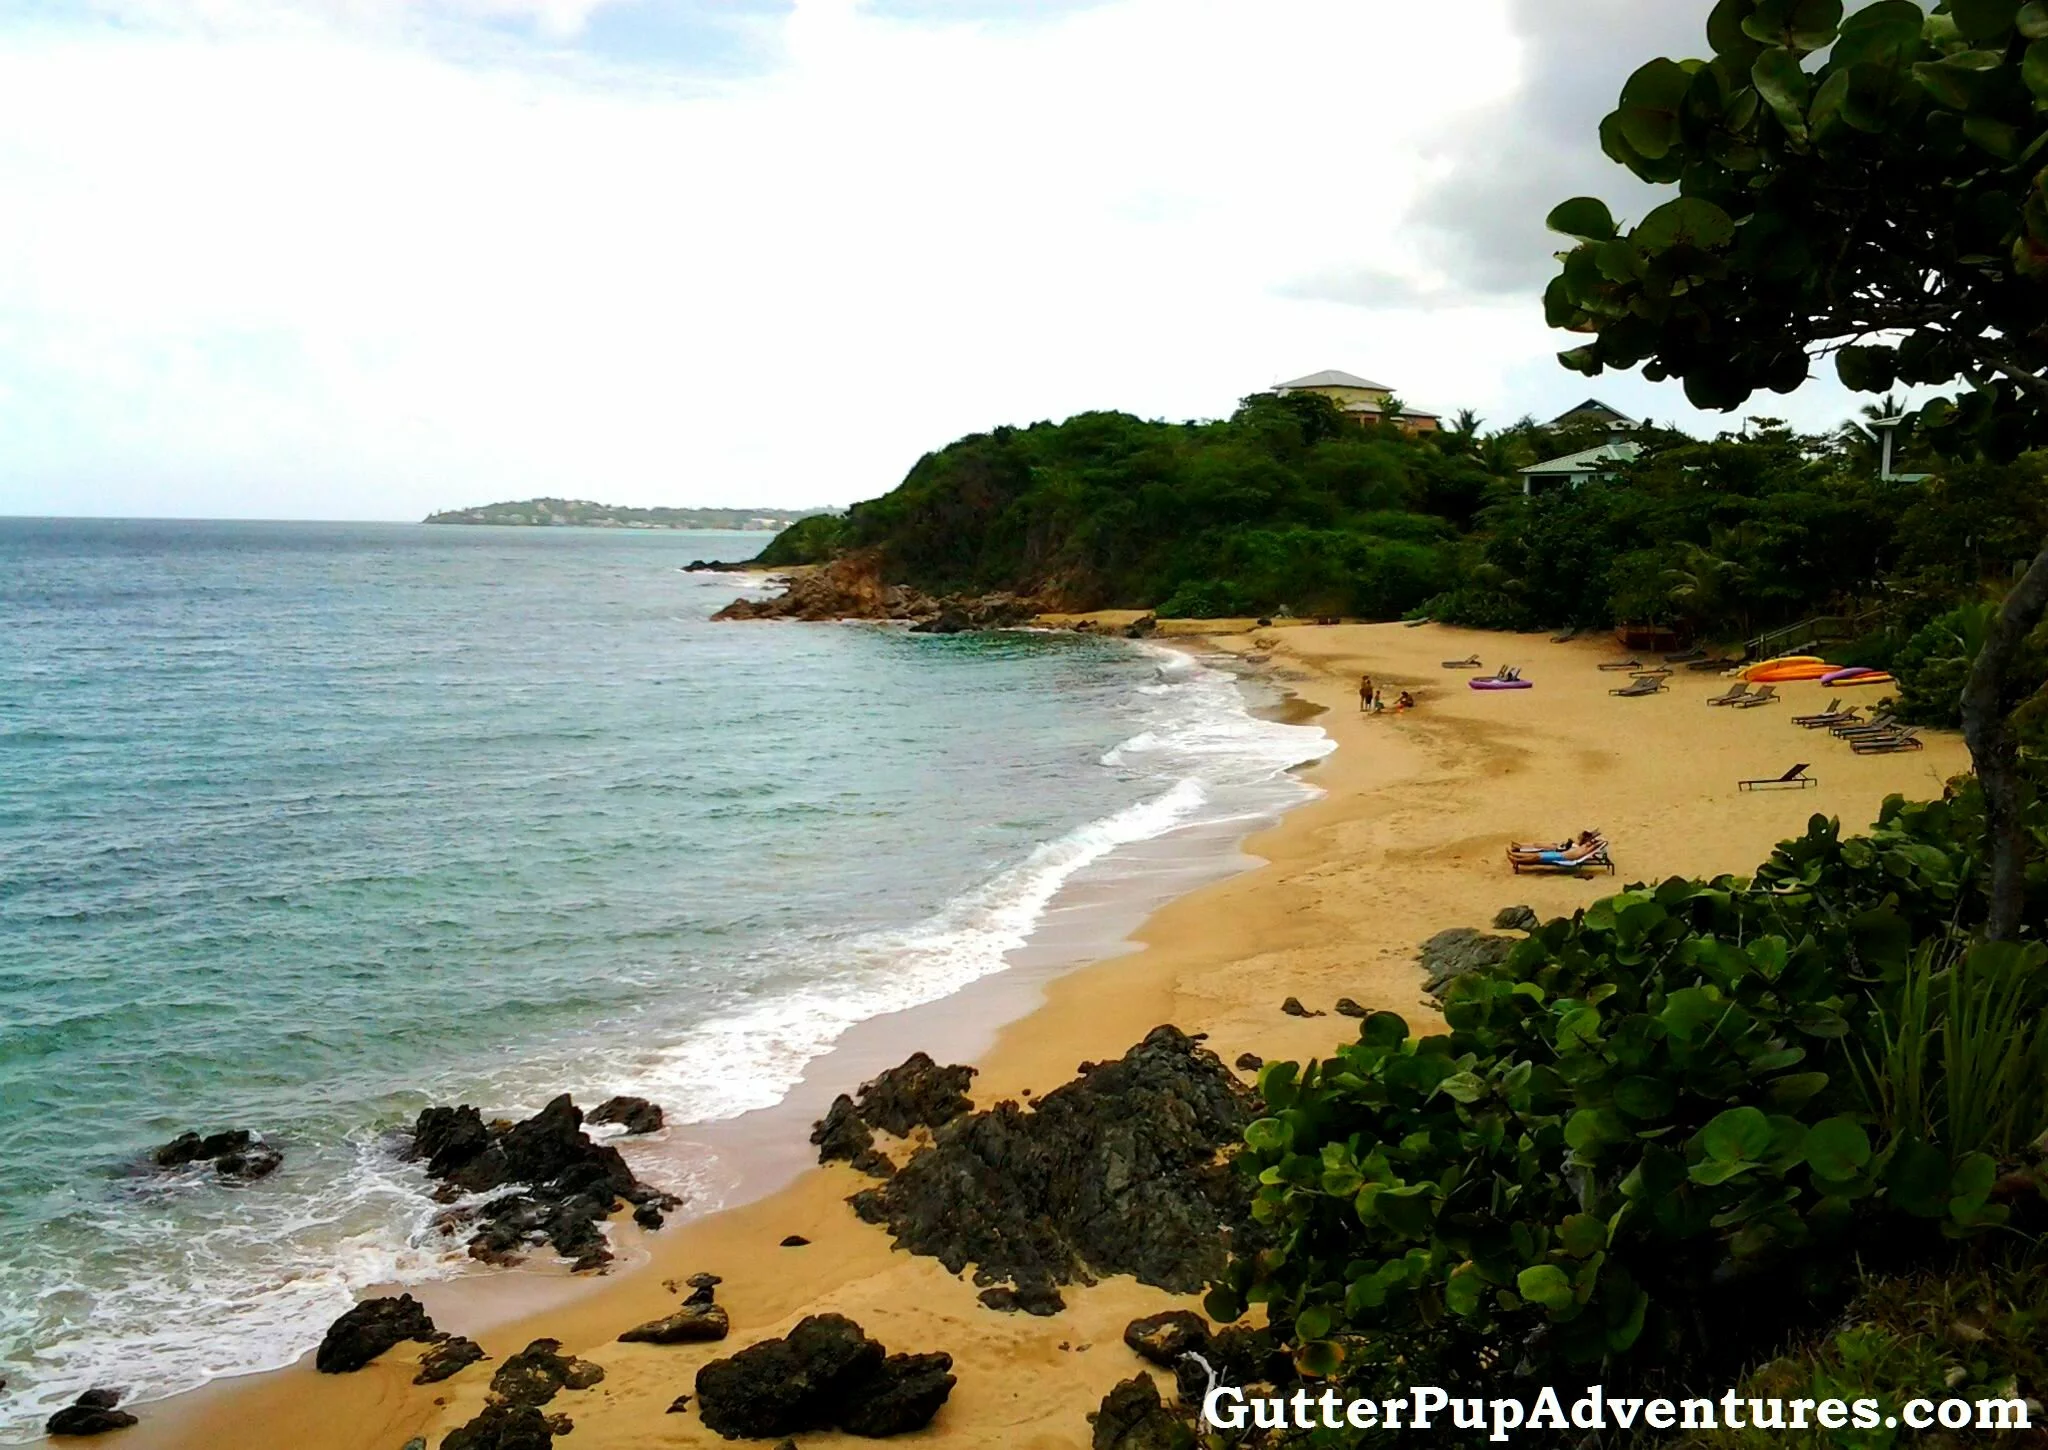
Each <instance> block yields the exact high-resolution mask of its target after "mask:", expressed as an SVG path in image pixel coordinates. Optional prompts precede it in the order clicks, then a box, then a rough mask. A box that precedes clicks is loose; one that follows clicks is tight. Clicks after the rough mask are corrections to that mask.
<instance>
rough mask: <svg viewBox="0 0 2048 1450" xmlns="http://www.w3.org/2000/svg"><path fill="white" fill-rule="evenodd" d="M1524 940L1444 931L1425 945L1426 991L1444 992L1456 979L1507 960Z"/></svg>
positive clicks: (1462, 930)
mask: <svg viewBox="0 0 2048 1450" xmlns="http://www.w3.org/2000/svg"><path fill="white" fill-rule="evenodd" d="M1521 940H1522V939H1521V938H1520V937H1513V936H1489V935H1487V934H1486V933H1485V932H1483V931H1478V930H1475V929H1474V928H1472V927H1469V926H1454V927H1452V928H1451V929H1450V930H1449V931H1440V932H1438V933H1437V934H1436V935H1435V936H1433V937H1431V938H1430V939H1429V940H1428V941H1426V942H1424V943H1423V944H1422V975H1423V984H1422V990H1423V991H1425V992H1428V993H1430V994H1432V995H1434V994H1436V993H1438V992H1441V991H1442V990H1443V989H1444V986H1445V984H1446V983H1448V982H1449V981H1450V980H1451V978H1453V977H1461V976H1463V975H1464V974H1465V973H1467V972H1475V971H1478V970H1479V969H1480V968H1482V967H1490V966H1493V965H1494V964H1495V963H1497V962H1502V961H1505V960H1507V955H1508V953H1509V952H1511V951H1513V950H1514V949H1515V948H1516V947H1517V946H1519V945H1520V944H1521Z"/></svg>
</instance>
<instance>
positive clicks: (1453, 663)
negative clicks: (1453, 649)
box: [1444, 655, 1485, 670]
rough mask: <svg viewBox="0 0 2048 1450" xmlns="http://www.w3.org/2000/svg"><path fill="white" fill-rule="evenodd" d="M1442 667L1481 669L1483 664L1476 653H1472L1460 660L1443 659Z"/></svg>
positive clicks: (1450, 668)
mask: <svg viewBox="0 0 2048 1450" xmlns="http://www.w3.org/2000/svg"><path fill="white" fill-rule="evenodd" d="M1444 668H1445V669H1447V670H1477V669H1483V668H1485V666H1483V665H1481V664H1480V663H1479V656H1478V655H1472V656H1471V657H1469V658H1467V659H1462V660H1445V661H1444Z"/></svg>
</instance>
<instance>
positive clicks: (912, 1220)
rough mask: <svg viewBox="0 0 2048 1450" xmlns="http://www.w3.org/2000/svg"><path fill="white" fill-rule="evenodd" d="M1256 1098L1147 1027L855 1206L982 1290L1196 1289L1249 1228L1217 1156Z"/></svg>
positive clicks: (979, 1123) (950, 1129)
mask: <svg viewBox="0 0 2048 1450" xmlns="http://www.w3.org/2000/svg"><path fill="white" fill-rule="evenodd" d="M1256 1102H1257V1100H1256V1098H1255V1097H1254V1096H1253V1094H1252V1093H1251V1092H1250V1091H1249V1090H1248V1089H1247V1088H1246V1087H1245V1086H1244V1084H1243V1083H1241V1082H1240V1081H1239V1080H1238V1079H1237V1078H1236V1076H1235V1075H1233V1074H1232V1073H1231V1072H1230V1071H1229V1069H1227V1068H1226V1067H1224V1065H1223V1063H1222V1062H1221V1060H1219V1059H1218V1058H1217V1056H1216V1055H1215V1054H1214V1053H1212V1052H1210V1051H1209V1050H1208V1049H1207V1048H1205V1047H1203V1046H1202V1045H1201V1043H1200V1042H1199V1041H1198V1040H1197V1039H1194V1038H1191V1037H1189V1036H1187V1035H1186V1034H1185V1033H1183V1032H1181V1031H1179V1030H1178V1029H1177V1028H1173V1027H1157V1028H1154V1029H1153V1030H1152V1032H1151V1033H1149V1034H1148V1035H1147V1036H1146V1038H1145V1040H1144V1042H1142V1043H1140V1044H1139V1045H1138V1046H1136V1047H1134V1048H1132V1049H1131V1050H1130V1051H1129V1052H1128V1053H1126V1054H1125V1055H1124V1056H1123V1058H1121V1059H1120V1060H1118V1061H1116V1062H1107V1063H1101V1064H1093V1063H1084V1064H1082V1068H1081V1076H1080V1077H1078V1078H1076V1079H1075V1080H1074V1081H1073V1082H1070V1083H1067V1084H1066V1085H1065V1086H1063V1087H1060V1088H1056V1089H1055V1090H1053V1091H1052V1092H1049V1093H1047V1094H1046V1095H1045V1096H1044V1097H1042V1098H1040V1099H1039V1100H1038V1102H1037V1104H1036V1105H1035V1106H1034V1107H1033V1108H1031V1109H1029V1110H1026V1109H1024V1108H1022V1107H1019V1106H1018V1105H1017V1104H1016V1103H1013V1102H1003V1103H999V1104H997V1105H996V1106H995V1107H994V1108H992V1109H990V1110H989V1111H987V1112H982V1113H973V1114H969V1115H967V1116H965V1117H961V1118H957V1119H955V1120H954V1121H953V1122H951V1123H949V1124H947V1125H946V1126H945V1127H944V1128H942V1129H941V1130H940V1131H939V1133H938V1136H937V1140H936V1142H935V1143H934V1144H933V1146H932V1147H930V1148H928V1149H926V1150H925V1151H923V1152H921V1153H918V1154H917V1155H916V1156H914V1157H913V1158H912V1159H911V1160H910V1161H909V1162H908V1163H907V1164H905V1165H904V1166H903V1167H902V1168H901V1169H900V1170H898V1172H897V1173H896V1175H895V1176H894V1177H893V1178H891V1179H890V1180H889V1181H888V1182H886V1183H884V1184H882V1185H880V1186H878V1187H875V1188H871V1189H868V1190H866V1191H864V1192H861V1193H858V1194H856V1195H854V1197H853V1198H852V1200H851V1202H852V1204H853V1206H854V1209H855V1211H856V1212H857V1213H859V1215H860V1216H861V1217H862V1218H864V1219H866V1220H867V1221H869V1222H870V1223H876V1224H881V1225H884V1226H886V1227H887V1228H888V1229H889V1231H890V1233H891V1235H892V1236H893V1237H894V1238H895V1241H896V1243H897V1246H898V1247H900V1248H904V1249H908V1250H909V1251H910V1252H912V1253H917V1254H927V1255H930V1256H931V1257H933V1258H936V1259H938V1260H939V1261H940V1262H941V1263H943V1264H945V1266H946V1267H947V1268H948V1269H950V1270H952V1271H953V1272H954V1273H959V1272H961V1271H962V1270H963V1269H965V1268H966V1266H967V1265H969V1264H973V1265H974V1266H975V1282H976V1283H978V1284H982V1285H995V1284H1000V1283H1003V1282H1005V1281H1007V1282H1009V1283H1010V1284H1013V1285H1015V1286H1016V1287H1017V1289H1018V1292H1019V1293H1020V1294H1029V1295H1033V1296H1036V1295H1037V1294H1039V1293H1040V1292H1042V1290H1043V1289H1044V1288H1045V1287H1047V1286H1050V1285H1054V1284H1068V1283H1073V1282H1076V1281H1082V1282H1092V1280H1093V1278H1094V1276H1096V1275H1101V1274H1131V1275H1133V1276H1135V1277H1136V1278H1137V1279H1138V1280H1139V1281H1140V1282H1142V1283H1146V1284H1152V1285H1155V1286H1157V1287H1159V1288H1162V1289H1168V1290H1171V1291H1173V1292H1175V1293H1183V1294H1186V1293H1193V1292H1195V1291H1196V1290H1198V1289H1200V1288H1201V1287H1202V1286H1203V1285H1204V1284H1206V1283H1207V1282H1208V1281H1209V1280H1210V1279H1212V1278H1213V1277H1214V1276H1216V1275H1217V1274H1219V1273H1221V1272H1222V1270H1223V1268H1224V1265H1225V1263H1226V1261H1227V1259H1228V1256H1229V1249H1230V1244H1231V1242H1232V1240H1233V1237H1235V1238H1236V1240H1237V1241H1238V1242H1240V1243H1243V1242H1247V1241H1248V1235H1249V1234H1250V1232H1251V1222H1250V1213H1249V1209H1250V1195H1249V1193H1248V1191H1247V1186H1246V1185H1245V1184H1244V1183H1243V1182H1242V1181H1240V1180H1239V1179H1238V1178H1237V1176H1236V1175H1235V1174H1234V1173H1232V1172H1231V1170H1230V1167H1229V1165H1228V1164H1227V1163H1226V1162H1225V1161H1224V1160H1223V1158H1222V1156H1221V1155H1222V1154H1223V1152H1224V1150H1225V1149H1226V1148H1228V1147H1230V1146H1232V1145H1234V1144H1236V1143H1237V1142H1238V1141H1239V1139H1240V1136H1241V1135H1242V1133H1243V1131H1244V1127H1245V1125H1246V1124H1247V1123H1249V1122H1250V1121H1251V1119H1252V1117H1253V1116H1254V1115H1255V1108H1256Z"/></svg>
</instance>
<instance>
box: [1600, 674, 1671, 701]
mask: <svg viewBox="0 0 2048 1450" xmlns="http://www.w3.org/2000/svg"><path fill="white" fill-rule="evenodd" d="M1669 688H1670V687H1669V686H1668V685H1666V684H1665V683H1664V681H1663V680H1661V679H1659V678H1658V677H1657V676H1656V675H1637V676H1636V677H1635V679H1633V680H1631V681H1630V682H1629V684H1628V687H1627V688H1626V689H1622V690H1609V691H1608V692H1607V693H1608V694H1610V695H1618V696H1620V697H1621V698H1622V699H1624V700H1633V699H1636V698H1637V697H1638V696H1642V695H1654V694H1656V693H1657V692H1658V691H1660V690H1665V689H1669Z"/></svg>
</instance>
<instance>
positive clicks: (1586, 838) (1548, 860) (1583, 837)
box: [1508, 831, 1607, 866]
mask: <svg viewBox="0 0 2048 1450" xmlns="http://www.w3.org/2000/svg"><path fill="white" fill-rule="evenodd" d="M1606 846H1607V843H1606V842H1605V841H1603V840H1601V839H1600V837H1598V836H1597V835H1595V834H1594V833H1593V832H1591V831H1581V832H1579V839H1578V840H1577V841H1576V842H1574V843H1573V844H1571V845H1570V846H1565V847H1556V846H1547V847H1543V848H1540V849H1538V850H1534V851H1523V850H1515V849H1512V848H1511V849H1510V850H1509V851H1508V854H1509V855H1510V856H1513V857H1514V858H1515V859H1516V860H1518V861H1528V862H1533V863H1534V864H1536V865H1539V866H1576V865H1577V864H1578V863H1579V862H1581V861H1583V860H1585V859H1586V858H1587V857H1589V856H1592V855H1594V854H1595V853H1597V852H1599V851H1601V850H1604V849H1605V848H1606Z"/></svg>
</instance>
